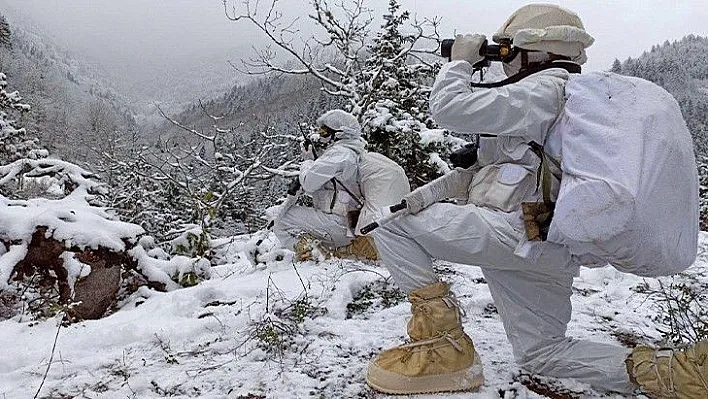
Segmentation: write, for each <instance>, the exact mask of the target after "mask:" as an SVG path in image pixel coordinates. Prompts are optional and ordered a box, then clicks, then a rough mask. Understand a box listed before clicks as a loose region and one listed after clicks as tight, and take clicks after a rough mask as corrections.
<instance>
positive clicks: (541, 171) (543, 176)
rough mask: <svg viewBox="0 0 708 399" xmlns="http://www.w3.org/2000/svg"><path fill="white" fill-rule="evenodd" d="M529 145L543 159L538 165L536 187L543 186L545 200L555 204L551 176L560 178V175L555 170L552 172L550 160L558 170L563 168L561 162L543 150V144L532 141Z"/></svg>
mask: <svg viewBox="0 0 708 399" xmlns="http://www.w3.org/2000/svg"><path fill="white" fill-rule="evenodd" d="M529 147H531V151H533V152H534V153H535V154H536V155H538V157H539V158H540V159H541V163H540V165H539V166H538V172H537V173H536V188H537V189H538V187H539V186H540V187H541V193H542V195H543V202H544V203H545V204H546V205H549V206H550V205H552V204H553V201H551V186H552V183H551V178H552V177H556V178H557V179H559V180H560V177H558V176H555V175H554V174H553V172H551V168H550V165H549V162H550V163H553V165H554V166H555V167H556V168H558V170H562V169H561V165H560V162H558V160H557V159H555V158H553V157H552V156H550V155H548V154H547V153H546V151H544V150H543V146H542V145H540V144H538V143H537V142H535V141H532V142H530V143H529Z"/></svg>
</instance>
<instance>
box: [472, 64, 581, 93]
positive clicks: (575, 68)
mask: <svg viewBox="0 0 708 399" xmlns="http://www.w3.org/2000/svg"><path fill="white" fill-rule="evenodd" d="M553 68H561V69H565V70H566V71H568V72H570V73H580V72H581V70H582V68H581V67H580V65H578V64H576V63H574V62H569V61H554V62H549V63H545V64H541V65H538V66H534V67H531V68H528V69H525V70H523V71H521V72H519V73H517V74H516V75H512V76H510V77H508V78H506V79H504V80H500V81H498V82H491V83H470V86H472V87H481V88H486V89H491V88H495V87H502V86H506V85H510V84H512V83H516V82H519V81H520V80H522V79H524V78H527V77H529V76H531V75H533V74H535V73H538V72H541V71H545V70H547V69H553Z"/></svg>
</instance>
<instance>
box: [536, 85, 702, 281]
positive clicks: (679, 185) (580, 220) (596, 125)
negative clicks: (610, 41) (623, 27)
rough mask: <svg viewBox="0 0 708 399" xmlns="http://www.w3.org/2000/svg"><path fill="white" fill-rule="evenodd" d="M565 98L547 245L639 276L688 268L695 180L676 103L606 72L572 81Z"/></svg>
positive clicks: (694, 237) (653, 88)
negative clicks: (556, 191)
mask: <svg viewBox="0 0 708 399" xmlns="http://www.w3.org/2000/svg"><path fill="white" fill-rule="evenodd" d="M566 97H567V100H566V105H565V109H564V111H563V115H562V117H561V119H560V121H559V123H558V124H557V125H556V127H555V128H554V129H555V130H557V131H558V132H559V133H560V137H561V143H562V144H561V146H562V148H561V151H562V161H561V168H562V169H563V178H562V182H561V187H560V192H559V194H558V201H557V204H556V211H555V215H554V217H553V221H552V223H551V226H550V231H549V235H548V240H549V241H553V242H556V243H560V244H563V245H566V246H567V247H568V248H569V249H570V251H571V253H573V254H575V255H583V254H592V255H595V256H599V257H600V258H602V259H604V260H605V261H607V262H608V263H611V264H612V265H614V266H615V267H617V268H618V269H620V270H622V271H626V272H631V273H633V274H637V275H641V276H660V275H669V274H675V273H678V272H681V271H683V270H685V269H686V268H687V267H689V266H690V265H691V264H692V263H693V262H694V260H695V257H696V250H697V242H698V175H697V170H696V162H695V159H694V155H693V143H692V139H691V135H690V133H689V132H688V129H687V128H686V124H685V122H684V120H683V117H682V115H681V111H680V109H679V107H678V104H677V103H676V100H674V98H673V97H672V96H671V95H670V94H669V93H667V92H666V91H665V90H663V89H662V88H660V87H659V86H657V85H655V84H653V83H651V82H648V81H646V80H643V79H638V78H632V77H626V76H621V75H617V74H613V73H608V72H598V73H591V74H586V75H576V76H572V77H571V79H570V80H569V82H568V84H567V85H566Z"/></svg>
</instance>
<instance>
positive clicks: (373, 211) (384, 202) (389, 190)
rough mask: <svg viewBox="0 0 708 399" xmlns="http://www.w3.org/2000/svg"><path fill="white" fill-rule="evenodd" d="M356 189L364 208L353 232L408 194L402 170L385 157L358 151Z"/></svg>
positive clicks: (378, 216) (404, 173)
mask: <svg viewBox="0 0 708 399" xmlns="http://www.w3.org/2000/svg"><path fill="white" fill-rule="evenodd" d="M358 153H359V187H358V188H359V190H360V192H361V197H360V198H362V199H363V202H364V205H363V206H362V208H361V213H360V214H359V220H358V222H357V225H356V228H355V229H354V232H355V233H356V234H357V235H360V234H361V232H360V230H361V228H362V227H364V226H366V225H368V224H369V223H371V222H373V221H374V220H376V219H378V218H380V217H382V216H383V215H384V214H385V212H386V209H387V208H388V207H389V206H391V205H394V204H397V203H399V202H401V200H402V199H403V197H404V196H405V195H406V194H408V193H410V192H411V186H410V184H409V183H408V177H407V176H406V172H405V171H404V170H403V168H402V167H401V166H400V165H398V164H397V163H396V162H394V161H393V160H391V159H389V158H388V157H386V156H385V155H382V154H379V153H377V152H367V151H363V150H362V151H358Z"/></svg>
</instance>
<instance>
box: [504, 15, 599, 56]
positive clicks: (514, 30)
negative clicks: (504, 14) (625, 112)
mask: <svg viewBox="0 0 708 399" xmlns="http://www.w3.org/2000/svg"><path fill="white" fill-rule="evenodd" d="M492 39H493V40H494V41H495V42H497V43H498V42H499V41H500V40H501V39H512V43H513V44H514V46H515V47H519V48H522V49H525V50H534V51H545V52H547V53H553V54H558V55H563V56H566V57H570V59H571V60H572V61H573V62H577V63H578V64H583V63H585V61H587V56H586V54H585V49H586V48H588V47H590V46H591V45H592V43H593V42H594V41H595V39H593V37H592V36H590V35H589V34H588V33H587V32H586V31H585V27H584V26H583V22H582V21H581V20H580V17H578V15H577V14H575V13H574V12H572V11H570V10H568V9H565V8H563V7H560V6H557V5H554V4H529V5H526V6H524V7H521V8H520V9H518V10H517V11H516V12H515V13H513V14H512V15H511V16H510V17H509V19H507V20H506V22H505V23H504V25H502V27H501V28H500V29H499V31H497V33H495V34H494V36H492Z"/></svg>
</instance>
